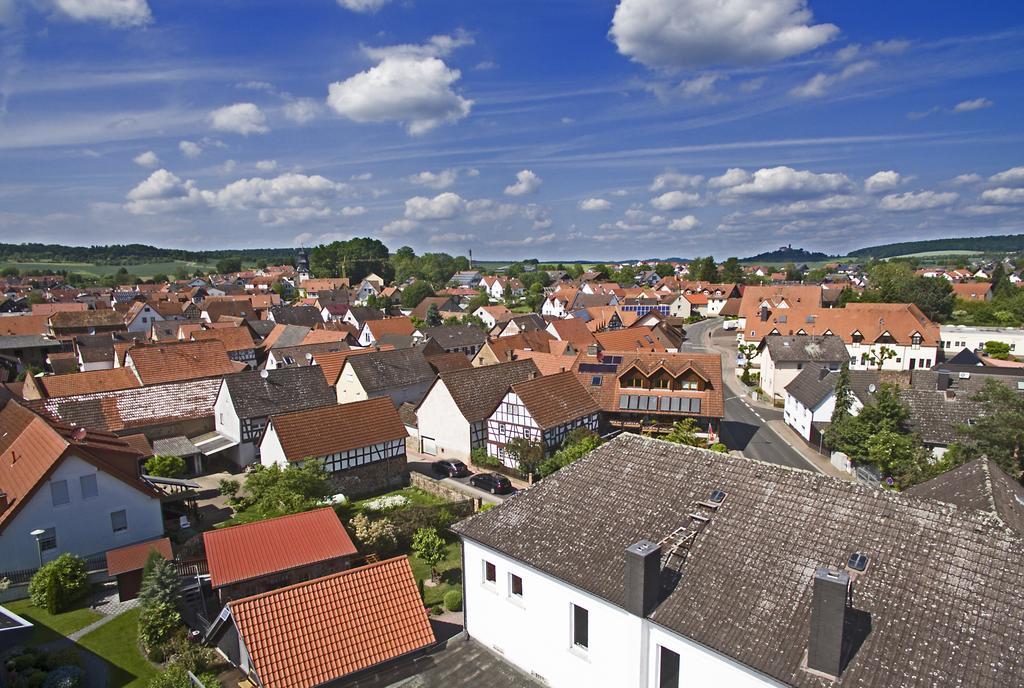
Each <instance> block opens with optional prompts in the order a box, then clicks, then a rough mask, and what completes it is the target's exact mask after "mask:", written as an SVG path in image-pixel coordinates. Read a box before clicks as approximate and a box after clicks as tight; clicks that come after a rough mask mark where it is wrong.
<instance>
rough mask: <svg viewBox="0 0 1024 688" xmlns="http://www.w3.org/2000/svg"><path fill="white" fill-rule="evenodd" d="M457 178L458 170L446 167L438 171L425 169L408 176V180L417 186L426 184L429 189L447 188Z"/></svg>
mask: <svg viewBox="0 0 1024 688" xmlns="http://www.w3.org/2000/svg"><path fill="white" fill-rule="evenodd" d="M458 178H459V171H458V170H456V169H446V170H441V171H440V172H431V171H429V170H425V171H423V172H420V173H419V174H414V175H412V176H411V177H409V182H410V183H412V184H416V185H418V186H426V187H428V188H430V189H438V190H440V189H447V188H448V187H449V186H451V185H452V184H454V183H455V181H456V180H457V179H458Z"/></svg>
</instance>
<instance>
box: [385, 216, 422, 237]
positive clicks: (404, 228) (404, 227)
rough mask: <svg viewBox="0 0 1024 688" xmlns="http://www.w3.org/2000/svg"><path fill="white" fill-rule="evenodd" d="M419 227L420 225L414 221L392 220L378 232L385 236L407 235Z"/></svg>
mask: <svg viewBox="0 0 1024 688" xmlns="http://www.w3.org/2000/svg"><path fill="white" fill-rule="evenodd" d="M419 226H420V223H419V222H417V221H416V220H392V221H391V222H389V223H387V224H386V225H384V226H383V227H381V228H380V231H381V234H384V235H385V236H395V235H398V234H408V233H409V232H411V231H412V230H414V229H416V228H417V227H419Z"/></svg>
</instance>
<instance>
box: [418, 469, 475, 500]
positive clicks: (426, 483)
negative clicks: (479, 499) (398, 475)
mask: <svg viewBox="0 0 1024 688" xmlns="http://www.w3.org/2000/svg"><path fill="white" fill-rule="evenodd" d="M409 485H410V486H412V487H418V488H419V489H421V490H423V491H424V492H429V493H430V494H432V495H437V496H438V497H440V498H441V499H445V500H447V501H449V502H464V501H466V500H467V497H466V495H465V494H463V493H462V492H459V491H458V490H456V489H453V488H451V487H448V486H447V485H445V484H444V483H442V482H441V481H439V480H434V479H433V478H431V477H429V476H426V475H423V474H422V473H417V472H416V471H410V472H409Z"/></svg>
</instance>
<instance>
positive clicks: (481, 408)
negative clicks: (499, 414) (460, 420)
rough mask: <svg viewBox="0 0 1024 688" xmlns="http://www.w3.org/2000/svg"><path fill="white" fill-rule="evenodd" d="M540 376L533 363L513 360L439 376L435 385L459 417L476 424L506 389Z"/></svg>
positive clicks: (484, 416) (493, 407)
mask: <svg viewBox="0 0 1024 688" xmlns="http://www.w3.org/2000/svg"><path fill="white" fill-rule="evenodd" d="M539 374H540V373H539V372H538V370H537V366H536V365H534V363H533V361H513V362H511V363H498V364H495V365H489V366H480V367H478V368H467V369H466V370H457V371H454V372H450V373H441V375H440V376H439V378H438V380H437V382H435V383H434V385H435V386H436V385H440V384H443V385H444V386H445V387H446V388H447V389H448V393H449V394H451V396H452V399H453V400H454V401H455V405H456V406H458V407H459V411H460V412H461V413H462V416H463V417H464V418H465V419H466V420H467V421H468V422H470V423H477V422H480V421H482V420H486V419H487V417H488V416H490V415H491V412H492V411H493V410H494V409H495V407H497V405H498V404H499V403H501V400H502V399H503V398H504V397H505V393H506V392H508V388H509V387H511V386H512V385H515V384H518V383H520V382H525V381H527V380H529V379H530V378H531V377H534V376H537V375H539ZM431 389H433V388H431ZM427 394H429V392H428V393H427ZM424 398H426V397H424ZM421 403H422V402H421ZM417 408H418V407H417Z"/></svg>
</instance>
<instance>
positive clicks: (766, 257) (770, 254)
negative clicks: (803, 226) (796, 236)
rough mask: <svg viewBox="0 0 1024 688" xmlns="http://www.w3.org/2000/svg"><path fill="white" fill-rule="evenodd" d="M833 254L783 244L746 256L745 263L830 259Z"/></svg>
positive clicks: (799, 261)
mask: <svg viewBox="0 0 1024 688" xmlns="http://www.w3.org/2000/svg"><path fill="white" fill-rule="evenodd" d="M829 258H832V256H830V255H828V254H827V253H818V252H817V251H805V250H804V249H802V248H793V247H792V246H783V247H782V248H777V249H775V250H774V251H765V252H764V253H758V254H757V255H756V256H751V257H750V258H744V259H743V260H742V261H740V262H743V263H773V264H780V263H810V262H813V261H818V260H828V259H829Z"/></svg>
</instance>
